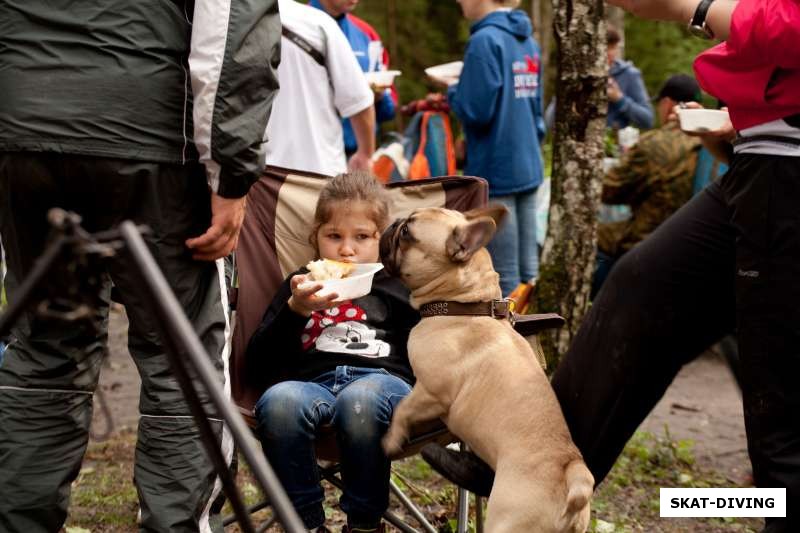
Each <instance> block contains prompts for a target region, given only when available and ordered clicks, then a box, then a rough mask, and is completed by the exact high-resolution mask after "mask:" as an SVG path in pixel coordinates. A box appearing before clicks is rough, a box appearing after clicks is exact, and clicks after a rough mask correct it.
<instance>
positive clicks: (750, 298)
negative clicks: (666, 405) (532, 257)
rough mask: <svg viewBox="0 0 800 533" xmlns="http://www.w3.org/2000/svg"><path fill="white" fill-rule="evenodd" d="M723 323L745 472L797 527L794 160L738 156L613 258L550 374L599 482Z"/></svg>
mask: <svg viewBox="0 0 800 533" xmlns="http://www.w3.org/2000/svg"><path fill="white" fill-rule="evenodd" d="M734 328H735V331H736V334H737V337H738V340H739V350H740V357H741V364H742V369H741V375H742V392H743V401H744V414H745V426H746V429H747V440H748V450H749V453H750V458H751V461H752V463H753V473H754V477H755V481H756V484H757V485H758V486H760V487H786V488H787V500H788V501H787V513H788V516H787V518H786V519H771V520H769V519H768V520H767V528H766V530H765V531H769V532H770V533H774V532H784V531H786V532H789V531H800V158H797V157H780V156H768V155H752V154H743V155H737V156H736V158H735V160H734V162H733V164H732V165H731V168H730V169H729V170H728V173H727V174H726V175H725V176H724V177H723V178H722V179H721V181H719V182H717V183H714V184H712V185H711V186H709V187H708V188H707V189H706V190H705V191H703V193H701V194H699V195H697V196H696V197H695V198H693V199H692V200H691V201H690V202H689V203H688V204H686V205H685V206H684V207H683V208H682V209H680V210H679V211H678V212H677V213H675V214H674V215H673V216H672V217H671V218H669V219H668V220H667V221H666V222H664V223H663V224H662V225H661V226H660V227H659V228H658V229H657V230H656V231H655V232H654V233H653V234H652V235H651V236H650V237H648V238H647V239H646V240H645V241H643V242H642V243H640V244H639V245H637V246H636V247H634V248H633V249H632V250H631V251H630V252H628V253H627V254H625V255H624V256H623V258H622V259H621V260H620V261H619V262H618V263H617V264H616V265H615V266H614V269H613V270H612V272H611V274H610V276H609V278H608V280H607V281H606V283H605V285H604V286H603V288H602V290H601V291H600V294H599V295H598V297H597V298H596V299H595V301H594V304H593V305H592V307H591V309H590V310H589V313H588V314H587V316H586V317H585V318H584V321H583V324H582V326H581V328H580V330H579V331H578V334H577V336H576V338H575V340H574V341H573V343H572V345H571V346H570V349H569V351H568V352H567V353H566V355H565V356H564V358H563V360H562V361H561V364H560V365H559V367H558V368H557V369H556V372H555V375H554V376H553V387H554V388H555V391H556V394H557V396H558V398H559V401H560V402H561V406H562V408H563V410H564V415H565V417H566V420H567V423H568V425H569V427H570V430H571V432H572V436H573V439H574V440H575V443H576V444H577V445H578V447H579V448H580V449H581V451H582V452H583V456H584V458H585V460H586V462H587V464H588V466H589V468H590V469H591V471H592V473H593V474H594V476H595V480H596V481H597V482H598V483H599V482H600V481H601V480H602V479H603V478H604V477H605V475H606V474H607V473H608V471H609V470H610V469H611V467H612V466H613V464H614V462H615V461H616V458H617V457H618V456H619V454H620V453H621V451H622V449H623V447H624V446H625V443H626V442H627V441H628V439H629V438H630V437H631V435H632V434H633V432H634V431H635V430H636V428H637V427H638V426H639V424H640V423H641V422H642V420H644V418H645V417H646V416H647V414H648V413H649V412H650V411H651V410H652V408H653V407H654V406H655V405H656V403H657V402H658V400H659V399H660V398H661V397H662V396H663V394H664V392H665V390H666V389H667V387H668V386H669V384H670V383H671V382H672V380H673V378H674V377H675V375H676V374H677V372H678V370H679V369H680V368H681V366H682V365H684V364H685V363H687V362H688V361H691V360H692V359H693V358H695V357H697V356H698V355H699V354H700V353H702V352H703V351H704V350H705V349H706V348H708V347H709V346H710V345H711V344H713V343H714V342H715V341H717V340H719V339H720V338H721V337H723V336H724V335H725V334H728V333H731V332H733V331H734Z"/></svg>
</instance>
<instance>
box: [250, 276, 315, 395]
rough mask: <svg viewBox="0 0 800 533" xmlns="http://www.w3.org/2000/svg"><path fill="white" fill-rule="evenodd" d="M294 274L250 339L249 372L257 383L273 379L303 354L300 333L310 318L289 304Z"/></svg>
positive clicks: (281, 287) (281, 289) (285, 281)
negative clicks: (293, 309) (290, 362)
mask: <svg viewBox="0 0 800 533" xmlns="http://www.w3.org/2000/svg"><path fill="white" fill-rule="evenodd" d="M292 276H294V274H291V275H290V276H289V277H288V278H286V280H284V282H283V283H282V284H281V286H280V288H279V289H278V292H277V293H276V294H275V297H274V298H273V299H272V303H270V305H269V307H268V308H267V311H266V312H265V313H264V318H262V319H261V324H260V325H259V326H258V329H257V330H256V332H255V333H254V334H253V336H252V337H251V338H250V342H249V343H248V345H247V352H246V353H245V364H246V367H247V375H248V377H249V378H250V379H251V381H252V382H254V383H262V382H272V381H275V380H277V379H278V378H279V377H280V375H281V374H283V373H284V371H285V369H286V366H287V363H288V362H289V361H290V360H292V359H295V360H296V358H297V357H298V356H299V355H300V354H302V352H303V345H302V342H301V341H300V336H301V335H302V333H303V328H305V325H306V323H308V318H306V317H304V316H302V315H298V314H297V313H295V312H294V311H292V309H291V308H290V307H289V297H290V296H291V295H292V290H291V287H290V285H289V280H290V279H292Z"/></svg>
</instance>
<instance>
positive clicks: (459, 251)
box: [447, 216, 497, 263]
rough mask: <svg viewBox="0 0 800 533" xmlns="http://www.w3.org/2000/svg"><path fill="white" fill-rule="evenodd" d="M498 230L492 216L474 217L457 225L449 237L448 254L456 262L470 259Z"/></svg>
mask: <svg viewBox="0 0 800 533" xmlns="http://www.w3.org/2000/svg"><path fill="white" fill-rule="evenodd" d="M496 230H497V224H496V223H495V221H494V218H492V217H490V216H481V217H477V218H473V219H472V220H469V221H468V222H466V223H464V224H460V225H458V226H456V227H455V228H453V233H452V234H451V235H450V237H448V239H447V255H449V256H450V259H451V260H452V261H454V262H456V263H463V262H464V261H468V260H469V258H470V257H472V254H474V253H475V252H477V251H478V250H480V249H481V248H483V247H484V246H486V245H487V244H488V243H489V241H490V240H491V239H492V237H493V236H494V232H495V231H496Z"/></svg>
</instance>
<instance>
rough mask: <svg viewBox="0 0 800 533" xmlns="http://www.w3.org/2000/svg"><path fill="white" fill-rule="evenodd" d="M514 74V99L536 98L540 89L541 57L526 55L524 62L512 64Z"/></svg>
mask: <svg viewBox="0 0 800 533" xmlns="http://www.w3.org/2000/svg"><path fill="white" fill-rule="evenodd" d="M511 70H512V72H513V73H514V98H534V97H535V96H536V90H537V89H538V88H539V56H538V55H537V56H534V57H531V56H529V55H528V54H525V59H524V60H523V61H514V62H513V63H512V64H511Z"/></svg>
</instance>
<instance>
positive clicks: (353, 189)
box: [308, 171, 389, 253]
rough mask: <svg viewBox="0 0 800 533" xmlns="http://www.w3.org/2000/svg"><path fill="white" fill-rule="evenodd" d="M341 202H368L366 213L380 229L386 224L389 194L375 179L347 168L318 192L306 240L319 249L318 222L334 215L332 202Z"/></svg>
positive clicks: (368, 174) (366, 173)
mask: <svg viewBox="0 0 800 533" xmlns="http://www.w3.org/2000/svg"><path fill="white" fill-rule="evenodd" d="M341 202H364V203H365V204H367V205H368V206H369V211H368V214H369V217H370V219H371V220H372V221H373V222H375V225H376V226H378V231H383V230H384V229H386V226H388V225H389V194H388V193H387V192H386V189H385V188H384V187H383V185H381V184H380V183H379V182H378V180H377V179H376V178H375V176H373V175H372V174H370V173H369V172H364V171H355V172H348V173H346V174H339V175H338V176H336V177H334V178H332V179H331V180H330V181H328V183H326V184H325V187H323V188H322V191H321V192H320V193H319V199H318V200H317V208H316V210H315V211H314V223H313V224H312V226H311V234H310V235H309V236H308V240H309V242H310V243H311V246H313V247H314V250H315V251H316V252H317V253H319V249H318V246H317V233H318V232H319V228H320V226H322V225H323V224H325V223H326V222H328V221H329V220H330V219H331V218H332V217H333V209H334V204H337V203H341Z"/></svg>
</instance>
